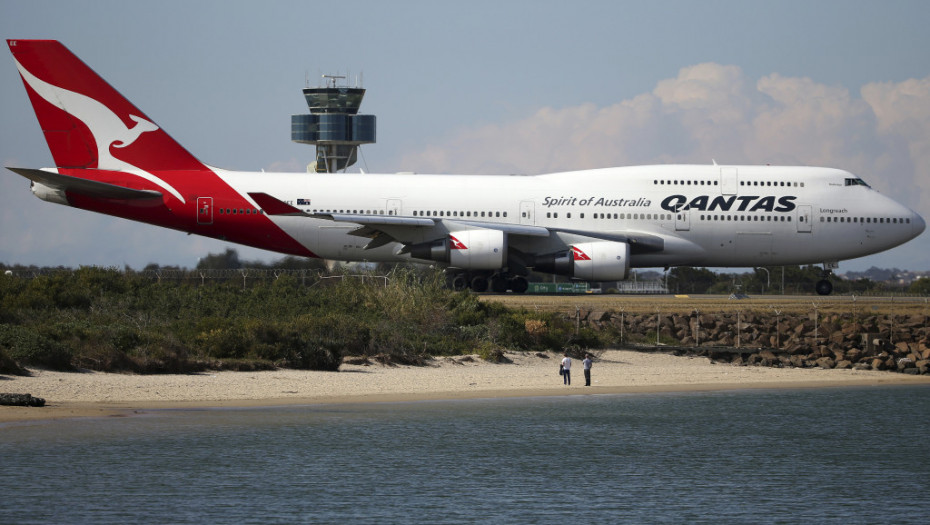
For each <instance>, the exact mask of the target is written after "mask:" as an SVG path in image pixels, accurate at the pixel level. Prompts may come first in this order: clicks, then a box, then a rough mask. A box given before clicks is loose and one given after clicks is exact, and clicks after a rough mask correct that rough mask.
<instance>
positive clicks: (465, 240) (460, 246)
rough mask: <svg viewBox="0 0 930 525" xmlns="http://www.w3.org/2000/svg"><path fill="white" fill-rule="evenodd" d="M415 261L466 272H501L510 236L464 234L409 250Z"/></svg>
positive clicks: (490, 232)
mask: <svg viewBox="0 0 930 525" xmlns="http://www.w3.org/2000/svg"><path fill="white" fill-rule="evenodd" d="M405 251H406V252H408V253H410V256H411V257H413V258H415V259H426V260H429V261H438V262H444V263H448V264H449V266H451V267H453V268H463V269H466V270H499V269H501V268H503V267H504V266H505V264H506V262H507V235H506V234H505V233H504V232H502V231H500V230H463V231H457V232H452V233H450V234H449V235H448V237H446V238H443V239H437V240H435V241H431V242H424V243H420V244H414V245H412V246H409V247H408V248H407V249H406V250H405Z"/></svg>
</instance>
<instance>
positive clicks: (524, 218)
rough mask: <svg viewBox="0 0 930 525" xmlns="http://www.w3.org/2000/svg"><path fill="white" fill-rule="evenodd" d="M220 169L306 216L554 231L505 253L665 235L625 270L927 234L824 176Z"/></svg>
mask: <svg viewBox="0 0 930 525" xmlns="http://www.w3.org/2000/svg"><path fill="white" fill-rule="evenodd" d="M217 171H218V173H219V174H220V175H221V177H222V178H223V179H224V180H226V181H227V182H228V183H229V184H230V185H231V186H232V187H233V188H234V189H236V190H237V191H238V192H239V193H240V194H243V195H247V194H248V193H249V192H253V191H263V192H267V193H269V194H271V195H273V196H275V197H276V198H278V199H280V200H282V201H285V202H287V203H288V204H291V205H293V206H295V207H297V208H299V209H300V210H302V211H304V212H307V213H309V214H330V213H341V214H353V215H354V214H360V215H368V214H375V215H377V214H380V215H396V216H402V217H428V218H433V219H441V220H442V221H443V224H444V225H445V228H446V229H447V230H448V231H456V229H463V227H462V226H457V224H459V223H468V224H469V225H474V224H475V223H479V224H480V223H488V224H489V225H490V224H491V223H494V224H501V223H504V224H514V225H530V226H539V227H543V228H547V229H549V230H550V231H551V232H552V234H551V235H550V236H549V237H548V238H544V239H540V238H538V237H525V238H522V237H511V241H510V242H511V244H512V245H513V246H515V247H516V248H519V249H524V250H526V251H530V252H534V253H544V252H546V251H547V250H557V249H562V248H564V247H565V246H568V245H570V244H571V242H572V239H574V238H577V235H584V234H586V233H596V234H622V235H626V234H631V233H640V234H648V235H652V236H657V237H660V238H661V239H663V240H664V249H662V250H660V251H655V252H649V253H634V254H633V255H632V256H631V266H633V267H667V266H678V265H690V266H694V265H700V266H719V267H749V266H767V265H784V264H805V263H822V262H835V261H840V260H844V259H851V258H855V257H861V256H864V255H869V254H872V253H876V252H880V251H883V250H887V249H889V248H892V247H894V246H897V245H899V244H902V243H904V242H906V241H908V240H910V239H912V238H914V237H916V236H917V235H919V234H920V233H921V232H922V231H923V229H924V227H925V226H924V221H923V219H922V218H921V217H920V216H919V215H917V214H916V213H914V212H913V211H911V210H910V209H908V208H906V207H904V206H902V205H900V204H898V203H897V202H895V201H893V200H891V199H889V198H887V197H885V196H883V195H881V194H880V193H878V192H876V191H875V190H873V189H871V188H870V187H868V186H866V185H864V183H862V181H861V179H859V178H858V177H855V176H854V175H851V174H850V173H848V172H845V171H842V170H836V169H829V168H808V167H778V166H717V165H710V166H692V165H662V166H640V167H625V168H608V169H600V170H590V171H578V172H565V173H555V174H549V175H538V176H518V175H515V176H480V175H420V174H347V173H345V174H313V173H308V174H292V173H291V174H270V173H261V174H254V173H241V172H224V171H220V170H217ZM273 220H274V222H275V223H276V224H277V225H279V226H280V227H281V228H282V229H283V230H284V231H285V232H287V233H288V234H289V235H291V236H292V237H294V238H296V239H298V240H299V242H300V243H301V244H303V245H304V246H305V247H307V248H308V249H309V250H311V251H312V252H313V253H315V254H316V255H318V256H320V257H323V258H327V259H336V260H355V261H401V260H408V259H409V256H408V255H406V254H401V253H399V252H400V248H401V246H400V245H399V244H395V243H391V244H388V245H385V246H382V247H379V248H374V249H369V250H366V249H365V246H366V244H367V243H368V239H366V238H363V237H358V236H354V235H350V234H349V233H350V232H352V231H353V230H356V229H358V228H359V225H358V224H353V223H351V222H334V221H332V220H327V219H314V218H309V217H274V218H273ZM469 227H471V226H469ZM492 227H493V226H492ZM405 235H406V238H404V239H403V241H404V242H407V243H410V242H425V241H429V240H430V239H431V238H434V237H435V235H436V232H435V230H434V229H432V228H423V229H422V231H420V232H417V231H416V230H410V231H408V232H407V233H405Z"/></svg>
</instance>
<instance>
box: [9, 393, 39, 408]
mask: <svg viewBox="0 0 930 525" xmlns="http://www.w3.org/2000/svg"><path fill="white" fill-rule="evenodd" d="M0 405H7V406H18V407H44V406H45V400H44V399H42V398H41V397H32V395H30V394H2V393H0Z"/></svg>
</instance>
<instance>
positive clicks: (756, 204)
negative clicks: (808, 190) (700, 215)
mask: <svg viewBox="0 0 930 525" xmlns="http://www.w3.org/2000/svg"><path fill="white" fill-rule="evenodd" d="M775 199H776V198H775V197H774V196H769V197H761V196H758V195H744V196H741V197H737V196H736V195H733V196H730V197H714V198H713V200H711V198H710V196H709V195H701V196H700V197H695V198H693V199H691V201H690V202H688V198H687V197H685V196H684V195H672V196H669V197H666V198H665V199H664V200H663V201H662V209H663V210H668V211H679V210H701V211H714V210H720V211H730V210H731V209H732V208H733V205H734V204H736V203H737V202H739V205H738V206H737V207H736V209H735V210H733V211H779V212H789V211H791V210H793V209H795V208H796V206H795V204H794V200H795V199H797V197H794V196H785V197H778V206H776V205H775ZM750 204H752V206H750Z"/></svg>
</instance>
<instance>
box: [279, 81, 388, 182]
mask: <svg viewBox="0 0 930 525" xmlns="http://www.w3.org/2000/svg"><path fill="white" fill-rule="evenodd" d="M324 78H326V79H330V80H331V82H330V84H331V85H329V86H326V87H315V88H309V87H308V88H304V90H303V93H304V98H306V99H307V107H308V108H309V109H310V114H309V115H292V116H291V140H292V141H294V142H299V143H301V144H314V145H316V162H315V163H314V164H315V166H314V165H311V168H308V170H309V169H314V170H315V171H316V172H318V173H327V172H328V173H335V172H337V171H340V170H345V169H346V168H347V167H349V166H351V165H353V164H355V161H356V160H357V158H358V147H359V146H360V145H362V144H373V143H374V142H375V116H374V115H359V114H358V108H359V106H361V104H362V98H363V97H364V96H365V90H364V89H362V88H358V87H354V88H350V87H337V86H336V85H335V84H336V79H338V78H345V77H333V76H327V75H324Z"/></svg>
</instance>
